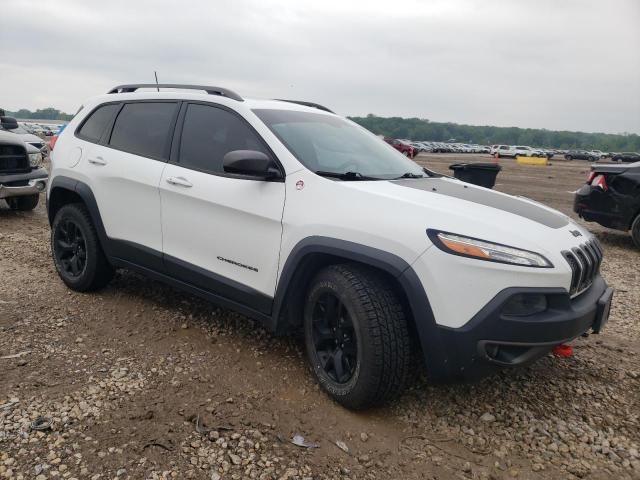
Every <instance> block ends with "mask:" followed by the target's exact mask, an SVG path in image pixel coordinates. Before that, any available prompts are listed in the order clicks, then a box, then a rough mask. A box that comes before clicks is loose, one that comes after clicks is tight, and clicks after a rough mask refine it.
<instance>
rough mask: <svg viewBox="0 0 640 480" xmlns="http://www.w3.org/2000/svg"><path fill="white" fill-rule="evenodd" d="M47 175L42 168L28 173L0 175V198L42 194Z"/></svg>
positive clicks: (45, 185) (45, 186)
mask: <svg viewBox="0 0 640 480" xmlns="http://www.w3.org/2000/svg"><path fill="white" fill-rule="evenodd" d="M48 177H49V174H48V173H47V171H46V170H45V169H44V168H37V169H35V170H32V171H31V172H28V173H19V174H4V175H2V174H0V198H9V197H21V196H24V195H35V194H39V193H40V192H44V191H45V190H46V188H47V180H48Z"/></svg>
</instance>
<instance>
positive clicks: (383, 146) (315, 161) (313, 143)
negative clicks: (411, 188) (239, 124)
mask: <svg viewBox="0 0 640 480" xmlns="http://www.w3.org/2000/svg"><path fill="white" fill-rule="evenodd" d="M253 112H254V113H255V114H256V115H257V116H258V117H259V118H260V120H262V121H263V122H264V123H265V125H267V127H269V129H270V130H271V131H272V132H273V133H274V134H275V135H276V136H277V137H278V139H280V141H281V142H282V143H283V144H284V145H285V146H286V147H287V149H288V150H289V151H290V152H291V153H292V154H293V155H294V156H295V157H296V158H297V159H298V160H299V161H300V163H302V164H303V165H304V166H305V167H307V168H308V169H309V170H311V171H313V172H316V173H318V174H320V175H323V174H327V173H328V174H332V176H339V178H342V179H343V180H357V179H369V180H389V179H393V178H399V177H402V176H405V177H408V178H412V177H423V176H426V174H425V172H424V170H423V169H422V168H421V167H420V166H418V165H417V164H416V163H414V162H413V161H411V160H409V159H408V158H406V157H405V156H404V155H402V154H401V153H400V152H398V151H397V150H395V149H394V148H393V147H391V146H389V145H388V144H387V143H386V142H385V141H384V140H382V139H381V138H379V137H376V136H375V135H373V134H372V133H370V132H369V131H367V130H365V129H364V128H362V127H360V126H358V125H356V124H354V123H353V122H350V121H348V120H345V119H343V118H340V117H336V116H333V115H326V114H321V113H310V112H299V111H293V110H270V109H257V110H254V111H253ZM341 175H344V178H343V177H341ZM327 176H329V175H327Z"/></svg>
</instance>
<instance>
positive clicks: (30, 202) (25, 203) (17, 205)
mask: <svg viewBox="0 0 640 480" xmlns="http://www.w3.org/2000/svg"><path fill="white" fill-rule="evenodd" d="M5 200H6V201H7V204H8V205H9V208H11V210H20V211H27V210H33V209H34V208H36V206H37V205H38V201H39V200H40V195H39V194H37V193H36V194H35V195H25V196H23V197H9V198H6V199H5Z"/></svg>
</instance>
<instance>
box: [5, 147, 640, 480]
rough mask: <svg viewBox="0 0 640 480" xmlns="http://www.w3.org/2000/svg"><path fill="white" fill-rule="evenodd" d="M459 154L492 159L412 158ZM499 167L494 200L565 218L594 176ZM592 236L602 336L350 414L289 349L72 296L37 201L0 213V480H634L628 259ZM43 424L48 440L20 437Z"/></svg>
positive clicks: (150, 296) (200, 311) (636, 272)
mask: <svg viewBox="0 0 640 480" xmlns="http://www.w3.org/2000/svg"><path fill="white" fill-rule="evenodd" d="M470 159H474V160H486V157H474V156H471V155H466V156H455V155H441V156H435V155H433V156H427V155H421V156H420V157H419V159H418V161H419V162H421V163H423V164H425V165H428V166H430V167H431V168H433V169H435V170H438V171H441V172H446V171H447V166H448V165H449V164H451V163H454V162H456V161H460V160H470ZM501 164H502V165H503V167H504V169H503V171H502V173H501V174H500V176H499V177H498V185H497V187H496V188H497V189H498V190H501V191H505V192H509V193H513V194H519V195H524V196H528V197H531V198H533V199H535V200H538V201H541V202H544V203H546V204H549V205H551V206H553V207H555V208H558V209H560V210H562V211H564V212H565V213H568V214H572V212H571V202H572V198H573V195H572V192H573V191H574V190H576V188H577V187H579V186H580V184H581V183H582V182H583V181H584V178H585V176H586V172H587V169H588V165H587V164H586V163H583V162H560V161H558V162H554V165H553V166H550V167H523V166H517V165H515V164H514V163H513V161H510V160H502V161H501ZM42 200H44V199H42ZM43 203H44V202H43ZM588 228H590V229H591V230H593V231H594V232H595V233H596V234H597V236H598V237H599V239H600V241H601V242H602V244H603V245H604V248H605V253H606V255H605V263H604V264H603V268H602V270H603V275H604V276H605V278H606V280H607V281H608V282H609V283H610V284H611V285H612V286H613V287H615V289H616V294H615V302H614V307H613V311H612V316H611V320H610V323H609V325H608V327H607V329H606V331H605V332H604V333H603V334H602V335H600V336H596V335H591V336H590V337H588V338H579V339H577V340H575V341H574V342H573V346H574V348H575V355H574V356H573V357H572V358H569V359H559V358H555V357H552V356H549V357H547V358H544V359H542V360H541V361H539V362H538V363H536V364H535V365H534V366H532V367H530V368H527V369H523V370H519V371H511V372H505V373H502V374H500V375H498V376H495V377H492V378H489V379H486V380H484V381H482V382H481V383H479V384H475V385H451V386H431V385H429V384H428V383H427V382H426V381H425V380H424V379H422V380H421V381H420V382H419V384H418V385H416V386H415V388H413V389H412V390H411V391H409V392H408V393H407V394H406V395H405V396H404V397H403V398H402V399H401V400H400V401H399V402H398V403H396V404H394V405H392V406H389V407H387V408H384V409H379V410H375V411H371V412H367V413H351V412H349V411H347V410H345V409H343V408H341V407H339V406H337V405H336V404H334V403H333V402H332V401H331V400H329V399H328V398H327V397H326V396H325V395H324V394H323V393H322V392H320V391H319V390H318V388H317V387H316V385H315V383H314V381H313V380H312V378H311V375H310V373H309V372H308V370H307V365H306V363H305V360H304V355H303V352H302V348H301V342H300V341H299V340H297V339H296V338H273V337H271V336H270V335H268V334H266V333H265V332H264V331H263V330H261V329H260V328H258V327H257V326H256V325H255V324H254V322H252V321H250V320H248V319H246V318H244V317H242V316H239V315H237V314H234V313H232V312H229V311H226V310H222V309H220V308H217V307H215V306H213V305H211V304H207V303H205V302H202V301H200V300H198V299H196V298H194V297H191V296H188V295H184V294H182V293H180V292H178V291H176V290H173V289H171V288H168V287H165V286H163V285H161V284H159V283H156V282H153V281H150V280H147V279H145V278H143V277H140V276H138V275H136V274H132V273H128V272H120V273H118V275H117V277H116V279H115V280H114V281H113V282H112V283H111V284H110V285H109V287H108V288H106V289H105V290H104V291H101V292H100V293H98V294H91V295H84V294H78V293H74V292H71V291H69V290H68V289H67V288H65V287H64V286H63V284H62V282H61V281H60V280H59V279H58V277H57V275H56V273H55V271H54V268H53V264H52V262H51V259H50V250H49V243H48V239H49V227H48V224H47V220H46V214H45V209H44V206H43V205H40V206H39V207H38V208H37V210H36V211H35V212H33V213H24V214H23V213H14V212H11V211H9V210H8V209H7V208H6V205H4V203H3V204H2V206H0V357H3V356H8V355H16V354H18V355H19V356H15V357H14V358H0V478H3V477H4V478H24V479H27V478H28V479H32V478H36V479H38V480H40V479H45V478H47V479H48V478H78V479H85V478H88V479H112V478H119V479H125V478H132V479H138V478H198V479H200V478H202V479H230V478H233V479H236V478H237V479H239V478H268V479H271V478H274V479H276V478H283V479H287V478H289V479H294V478H358V479H360V478H372V479H373V478H375V479H396V478H397V479H419V478H420V479H422V478H433V479H436V478H437V479H450V478H461V479H462V478H486V479H489V478H494V479H502V478H519V479H520V478H522V479H528V478H575V477H580V478H589V479H597V478H613V477H615V478H618V479H624V478H640V455H639V453H638V450H639V449H640V344H639V342H638V340H639V339H640V323H639V317H640V288H639V287H640V252H639V251H637V250H634V248H633V247H632V244H631V240H630V238H629V237H628V236H627V235H625V234H623V233H617V232H610V231H606V230H605V229H602V228H600V227H598V226H597V225H591V224H589V225H588ZM38 416H44V417H47V418H49V419H51V422H52V425H51V426H52V429H51V430H46V431H33V430H31V429H30V424H31V422H32V421H34V420H35V419H36V418H37V417H38ZM294 434H301V435H304V437H305V438H307V439H308V440H310V441H313V442H317V443H319V445H320V447H319V448H318V449H309V450H307V449H303V448H300V447H297V446H294V445H292V444H291V443H289V440H290V439H291V438H292V437H293V435H294ZM340 447H343V448H340Z"/></svg>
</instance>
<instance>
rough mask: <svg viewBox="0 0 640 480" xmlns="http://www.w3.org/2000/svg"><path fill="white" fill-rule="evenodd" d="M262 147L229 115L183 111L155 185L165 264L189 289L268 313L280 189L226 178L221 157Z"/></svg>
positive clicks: (212, 108) (204, 107)
mask: <svg viewBox="0 0 640 480" xmlns="http://www.w3.org/2000/svg"><path fill="white" fill-rule="evenodd" d="M234 150H259V151H261V152H263V153H265V154H267V155H269V156H272V157H273V158H275V156H274V154H273V153H272V152H271V150H270V149H269V148H268V147H267V145H266V143H265V142H264V141H263V140H262V139H261V138H260V136H259V135H258V134H257V133H256V132H255V130H253V128H252V127H251V126H250V125H249V124H248V123H247V122H246V121H245V120H244V119H243V118H242V117H240V116H239V115H238V114H237V113H236V112H233V111H231V110H229V109H227V108H225V107H222V106H217V105H213V104H209V103H206V104H205V103H197V102H193V103H188V104H185V105H183V108H182V111H181V114H180V119H179V120H178V128H177V131H176V140H174V148H173V151H172V159H171V162H170V163H169V164H167V167H166V169H165V170H164V173H163V175H162V179H161V181H160V197H161V200H162V232H163V251H164V261H165V265H166V268H167V271H168V272H169V273H171V274H172V275H173V276H175V277H177V278H180V279H182V280H184V281H186V282H188V283H191V284H194V285H196V286H198V287H200V288H203V289H206V290H208V291H212V292H215V293H218V294H220V295H222V296H223V297H225V298H228V299H231V300H234V301H236V302H239V303H242V304H243V305H248V306H250V307H252V308H254V309H256V310H259V311H263V312H268V311H269V310H270V308H271V301H272V297H273V295H274V293H275V286H276V278H277V274H278V260H279V253H280V239H281V235H282V213H283V209H284V201H285V184H284V182H282V181H278V182H269V181H262V180H255V179H248V178H246V177H239V176H238V175H230V174H226V173H225V172H224V170H223V167H222V160H223V157H224V156H225V155H226V154H227V153H228V152H230V151H234Z"/></svg>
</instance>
